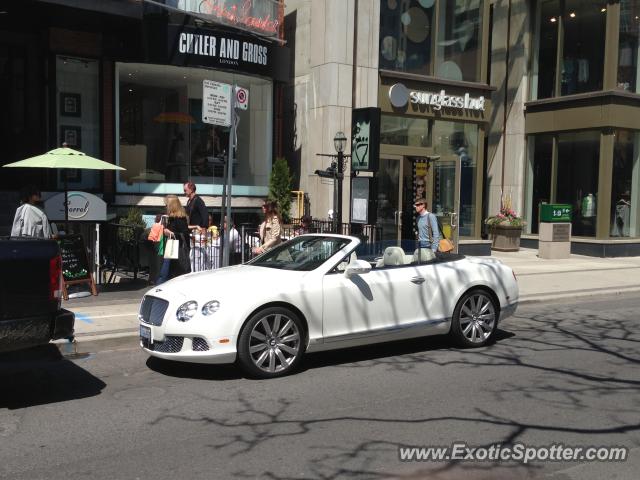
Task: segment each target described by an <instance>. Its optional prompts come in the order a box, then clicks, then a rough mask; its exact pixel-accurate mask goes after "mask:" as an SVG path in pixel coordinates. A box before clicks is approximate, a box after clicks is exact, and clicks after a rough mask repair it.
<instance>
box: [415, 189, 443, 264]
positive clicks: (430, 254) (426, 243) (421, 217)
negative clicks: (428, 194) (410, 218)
mask: <svg viewBox="0 0 640 480" xmlns="http://www.w3.org/2000/svg"><path fill="white" fill-rule="evenodd" d="M414 206H415V208H416V213H417V214H418V221H417V223H418V250H416V253H417V254H419V257H416V255H415V254H414V258H418V259H419V261H421V262H426V261H429V260H432V259H433V258H435V253H436V252H437V251H438V244H439V242H440V229H439V228H438V220H437V219H436V216H435V215H434V214H432V213H430V212H429V211H428V210H427V200H426V199H424V198H419V199H418V200H416V201H415V204H414Z"/></svg>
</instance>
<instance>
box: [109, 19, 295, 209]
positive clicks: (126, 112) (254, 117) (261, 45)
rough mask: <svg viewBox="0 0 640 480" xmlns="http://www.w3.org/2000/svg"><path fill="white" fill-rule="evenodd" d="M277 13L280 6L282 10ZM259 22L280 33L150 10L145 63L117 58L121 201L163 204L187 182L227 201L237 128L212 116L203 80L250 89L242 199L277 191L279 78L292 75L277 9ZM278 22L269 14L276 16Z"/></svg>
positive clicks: (243, 120)
mask: <svg viewBox="0 0 640 480" xmlns="http://www.w3.org/2000/svg"><path fill="white" fill-rule="evenodd" d="M276 13H277V12H276ZM273 18H274V15H268V16H267V17H265V19H263V21H261V22H257V20H255V19H254V20H252V21H251V24H253V25H259V26H260V28H261V29H266V28H268V27H271V30H272V32H271V33H272V36H268V35H267V33H265V34H264V35H257V34H251V33H250V32H247V31H244V30H240V29H236V28H231V27H227V26H221V25H213V24H212V23H207V22H204V21H203V20H202V18H198V17H193V16H190V15H188V14H186V13H180V12H175V11H172V12H167V11H165V10H163V11H161V12H160V13H158V12H152V13H150V14H147V15H145V18H144V22H143V32H142V33H143V55H142V57H143V61H140V62H132V61H129V62H118V63H117V64H116V75H115V77H116V82H117V87H116V97H117V98H116V102H115V104H116V106H117V113H116V122H117V125H116V131H117V138H118V139H119V145H118V148H117V149H116V150H117V163H118V164H119V165H120V166H122V167H124V168H126V171H122V172H119V173H118V177H117V181H116V193H117V197H116V203H117V204H120V205H128V204H132V203H135V204H137V205H142V206H160V205H162V197H163V196H164V195H166V194H178V195H181V194H182V184H183V182H185V181H187V180H191V181H193V182H194V183H195V184H196V186H197V191H198V194H200V195H202V196H203V198H204V199H205V202H206V203H207V205H208V206H210V207H211V206H215V205H219V204H220V200H219V198H220V195H222V193H223V188H224V183H225V165H226V164H227V156H228V151H229V132H230V129H229V128H228V127H224V126H218V125H214V124H211V123H209V122H208V121H206V120H207V119H203V111H202V110H203V109H202V106H203V82H204V81H205V80H207V81H214V82H219V83H222V84H227V85H231V86H233V85H237V86H238V87H241V88H242V89H244V92H245V93H244V95H246V93H248V101H246V100H247V98H246V96H243V97H242V99H243V100H245V104H244V107H245V108H244V109H242V110H239V114H238V120H239V123H238V124H237V141H236V145H237V148H236V152H235V158H234V160H233V164H232V169H233V170H232V175H233V195H234V206H239V207H258V206H259V202H260V200H261V198H263V197H264V196H266V194H267V191H268V181H269V172H270V170H271V160H272V151H273V138H274V125H273V118H274V113H273V111H274V100H273V99H274V92H275V86H274V85H275V83H276V82H277V81H278V80H279V79H284V78H285V76H286V73H287V68H288V66H287V62H288V55H287V53H286V50H287V49H286V48H284V47H282V46H281V45H280V42H279V40H278V25H279V23H278V20H277V18H278V15H277V14H276V15H275V18H276V20H272V19H273ZM267 20H269V21H267Z"/></svg>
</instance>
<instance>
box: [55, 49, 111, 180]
mask: <svg viewBox="0 0 640 480" xmlns="http://www.w3.org/2000/svg"><path fill="white" fill-rule="evenodd" d="M99 71H100V68H99V65H98V62H97V61H96V60H89V59H84V58H72V57H56V90H57V92H56V104H57V111H58V116H57V121H58V128H57V134H58V142H57V144H58V145H59V146H61V145H62V144H63V143H65V142H66V144H67V146H68V147H70V148H73V149H74V150H80V151H81V152H84V153H86V154H87V155H90V156H92V157H95V158H102V157H101V154H100V100H99V85H98V73H99ZM63 175H66V177H67V182H68V187H69V188H70V189H74V190H92V189H97V188H99V186H100V172H97V171H92V170H63V171H61V172H60V173H59V178H58V188H63V187H64V177H63Z"/></svg>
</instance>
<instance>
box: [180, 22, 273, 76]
mask: <svg viewBox="0 0 640 480" xmlns="http://www.w3.org/2000/svg"><path fill="white" fill-rule="evenodd" d="M176 44H177V45H176V47H175V48H176V49H177V52H176V54H177V55H176V57H177V58H182V60H183V62H181V63H184V64H187V65H203V66H214V67H221V68H230V69H234V70H242V71H247V72H249V73H257V74H264V73H265V69H267V68H269V67H270V65H269V47H268V46H267V45H266V44H264V43H262V42H260V41H259V40H255V41H253V40H249V39H246V38H244V37H240V36H236V35H233V34H231V33H229V34H224V35H211V34H208V33H192V32H185V31H181V32H179V34H178V36H177V42H176ZM174 45H175V44H174Z"/></svg>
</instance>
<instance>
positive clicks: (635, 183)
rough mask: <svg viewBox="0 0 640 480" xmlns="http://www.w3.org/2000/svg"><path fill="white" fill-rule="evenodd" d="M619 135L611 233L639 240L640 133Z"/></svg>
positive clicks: (619, 131) (621, 132)
mask: <svg viewBox="0 0 640 480" xmlns="http://www.w3.org/2000/svg"><path fill="white" fill-rule="evenodd" d="M615 136H616V137H615V143H614V148H613V185H612V188H611V231H610V234H611V236H612V237H637V236H640V225H639V220H640V218H639V217H638V207H639V206H640V204H639V203H640V202H639V197H640V193H639V192H638V190H640V188H639V185H640V133H639V132H633V131H630V130H618V131H616V132H615Z"/></svg>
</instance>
